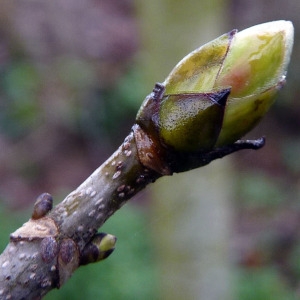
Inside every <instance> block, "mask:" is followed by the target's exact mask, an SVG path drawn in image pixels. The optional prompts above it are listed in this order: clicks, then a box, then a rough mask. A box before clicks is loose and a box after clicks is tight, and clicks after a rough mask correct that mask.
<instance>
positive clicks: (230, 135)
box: [163, 21, 294, 147]
mask: <svg viewBox="0 0 300 300" xmlns="http://www.w3.org/2000/svg"><path fill="white" fill-rule="evenodd" d="M293 33H294V29H293V25H292V23H291V22H289V21H274V22H269V23H264V24H261V25H256V26H253V27H250V28H248V29H246V30H243V31H241V32H237V31H236V30H233V31H231V32H229V33H228V34H225V35H222V36H221V37H219V38H217V39H215V40H213V41H212V42H209V43H207V44H206V45H204V46H202V47H200V48H198V49H196V50H195V51H193V52H191V53H190V54H189V55H187V56H186V57H185V58H184V59H183V60H182V61H181V62H179V63H178V64H177V66H176V67H175V68H174V69H173V71H172V72H171V73H170V75H169V76H168V77H167V78H166V80H165V82H164V83H163V84H164V86H165V94H181V93H205V92H212V91H214V90H216V89H222V88H230V89H231V92H230V95H229V97H228V101H227V105H226V109H225V115H224V120H223V124H222V129H221V132H220V136H219V138H218V140H217V143H216V146H217V147H219V146H223V145H228V144H231V143H233V142H235V141H236V140H238V139H239V138H241V137H242V136H243V135H245V134H246V133H247V132H248V131H250V130H251V129H252V128H253V127H254V126H255V125H256V124H257V123H258V121H259V120H260V119H261V118H262V117H263V116H264V115H265V113H266V112H267V111H268V109H269V108H270V106H271V105H272V104H273V102H274V95H275V94H276V92H277V91H278V90H279V89H280V88H281V87H282V86H283V84H284V82H285V76H286V69H287V66H288V63H289V60H290V55H291V52H292V46H293Z"/></svg>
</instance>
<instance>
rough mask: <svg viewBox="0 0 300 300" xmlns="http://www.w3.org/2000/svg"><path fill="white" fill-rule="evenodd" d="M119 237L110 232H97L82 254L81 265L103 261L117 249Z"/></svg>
mask: <svg viewBox="0 0 300 300" xmlns="http://www.w3.org/2000/svg"><path fill="white" fill-rule="evenodd" d="M116 242H117V238H116V237H115V236H114V235H111V234H108V233H104V232H101V233H97V234H96V235H95V236H94V237H93V239H92V240H91V241H90V242H89V243H88V244H87V245H86V246H85V248H84V249H83V251H82V253H81V255H80V265H87V264H89V263H94V262H98V261H101V260H103V259H105V258H107V257H108V256H110V255H111V253H112V252H113V251H114V250H115V244H116Z"/></svg>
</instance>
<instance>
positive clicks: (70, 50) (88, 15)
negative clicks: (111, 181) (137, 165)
mask: <svg viewBox="0 0 300 300" xmlns="http://www.w3.org/2000/svg"><path fill="white" fill-rule="evenodd" d="M299 14H300V2H299V1H298V0H286V1H284V2H282V1H279V0H226V1H222V0H202V1H197V0H188V1H184V2H175V1H170V0H160V1H159V0H152V1H142V0H135V1H133V0H124V1H117V0H82V1H76V0H68V1H58V0H52V1H41V0H31V1H17V0H13V1H9V0H2V1H1V10H0V149H1V151H0V166H1V167H0V220H1V221H0V229H1V230H0V246H1V247H0V250H1V251H2V250H3V249H4V247H5V245H6V244H7V242H8V239H9V233H10V232H12V231H14V230H15V229H16V228H17V227H18V226H20V225H21V224H22V223H24V222H25V221H26V220H27V219H28V218H29V216H30V211H31V208H32V206H33V203H34V201H35V199H36V197H37V196H38V195H39V194H41V193H43V192H49V193H51V194H52V195H53V196H54V199H55V200H56V203H57V202H59V201H61V200H62V199H63V198H64V197H65V196H66V195H67V194H68V193H69V192H71V191H72V190H73V189H75V188H76V187H77V186H78V185H79V184H80V183H81V182H82V181H83V180H84V179H85V178H86V177H88V176H89V174H90V173H91V172H92V171H93V170H94V169H95V168H96V167H98V166H99V165H100V164H101V163H102V162H103V161H104V160H105V159H106V158H107V157H108V156H109V155H110V154H111V153H112V152H113V151H114V150H115V149H116V147H118V146H119V144H120V143H121V142H122V141H123V139H124V138H125V136H126V135H127V133H128V132H129V130H130V128H131V126H132V124H133V121H134V117H135V114H136V112H137V110H138V108H139V106H140V104H141V102H142V100H143V99H144V97H145V95H147V94H148V93H149V92H150V91H151V89H152V87H153V85H154V83H155V82H156V81H160V82H161V81H163V80H164V78H165V76H166V75H167V74H168V73H169V72H170V71H171V69H172V67H173V66H175V64H176V63H177V62H178V61H179V60H180V59H181V58H182V57H183V56H184V55H185V54H187V53H188V52H190V51H192V50H194V49H195V48H196V47H198V46H200V45H201V44H202V43H204V42H207V41H209V40H211V39H213V38H215V37H217V36H219V35H221V34H223V33H225V32H227V31H229V30H231V29H233V28H238V29H239V30H242V29H244V28H246V27H249V26H251V25H255V24H258V23H263V22H267V21H272V20H278V19H287V20H291V21H293V23H294V26H295V33H296V36H295V46H294V52H293V57H292V61H291V64H290V68H289V72H288V77H287V84H286V86H285V88H284V89H283V90H282V91H281V92H280V95H279V97H278V99H277V102H276V104H275V105H274V107H273V108H272V109H271V111H270V112H269V114H268V115H267V116H266V118H265V119H264V120H263V121H262V123H261V124H260V125H259V126H258V127H257V128H256V129H255V130H254V131H253V132H251V133H250V135H249V136H250V137H252V138H253V137H259V136H261V135H265V136H266V137H267V145H266V146H265V147H264V148H263V149H262V150H260V151H259V152H252V151H245V152H240V153H237V154H234V155H232V157H230V158H226V159H224V160H222V161H218V162H214V163H212V164H211V165H209V166H207V167H204V168H202V169H200V170H196V171H192V172H188V173H186V174H179V175H174V176H172V177H170V178H163V179H161V180H159V181H158V182H157V183H155V184H154V185H153V186H151V187H149V188H147V189H146V191H144V192H142V193H141V194H139V195H137V197H135V199H133V200H132V201H130V203H128V204H127V205H126V206H125V207H123V208H122V209H121V210H120V211H119V212H117V213H116V214H115V215H114V216H112V217H111V218H110V219H109V221H108V222H107V223H106V224H105V226H104V227H103V228H101V231H106V232H108V233H111V234H114V235H116V236H117V237H118V242H117V247H116V250H115V252H114V253H113V255H112V256H111V257H109V259H107V260H106V261H104V262H102V263H99V264H95V265H90V266H86V267H83V268H82V269H80V270H78V271H77V272H76V273H75V274H74V276H73V277H72V278H71V279H70V280H69V282H68V283H67V284H66V285H65V286H63V287H62V288H61V289H60V290H58V291H57V290H56V291H52V292H51V293H49V294H48V295H47V296H46V297H45V299H47V300H51V299H75V300H76V299H83V298H85V299H183V298H185V299H187V300H188V299H201V300H202V299H203V300H213V299H239V300H246V299H264V300H265V299H272V300H274V299H275V300H276V299H283V300H285V299H287V300H288V299H298V298H299V297H300V236H299V233H298V232H299V230H298V229H299V227H300V204H299V203H300V201H299V195H300V181H299V180H300V177H299V174H300V160H299V158H298V156H299V152H300V134H299V128H300V104H299V102H298V97H297V90H298V89H299V87H300V82H299V81H300V63H299V61H300V57H299V56H300V51H299V47H300V42H299V28H300V19H299Z"/></svg>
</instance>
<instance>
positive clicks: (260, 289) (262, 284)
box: [236, 267, 299, 300]
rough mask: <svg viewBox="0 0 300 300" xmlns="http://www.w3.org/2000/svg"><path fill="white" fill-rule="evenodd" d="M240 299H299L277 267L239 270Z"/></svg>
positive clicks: (238, 293) (238, 286)
mask: <svg viewBox="0 0 300 300" xmlns="http://www.w3.org/2000/svg"><path fill="white" fill-rule="evenodd" d="M236 275H237V289H238V290H237V299H239V300H253V299H255V300H296V299H299V298H298V296H296V295H295V293H294V292H293V291H292V290H290V289H289V287H288V285H287V284H286V283H285V282H284V281H283V280H282V277H281V275H280V274H279V273H278V271H277V270H276V269H275V268H272V267H266V268H257V269H251V270H239V271H238V272H237V274H236Z"/></svg>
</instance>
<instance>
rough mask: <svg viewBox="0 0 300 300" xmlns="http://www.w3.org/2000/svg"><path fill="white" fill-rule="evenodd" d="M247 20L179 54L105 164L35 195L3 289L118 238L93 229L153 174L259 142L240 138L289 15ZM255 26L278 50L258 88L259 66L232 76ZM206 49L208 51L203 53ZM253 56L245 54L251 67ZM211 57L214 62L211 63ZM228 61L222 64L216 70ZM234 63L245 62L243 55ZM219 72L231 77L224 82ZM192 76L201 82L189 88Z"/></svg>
mask: <svg viewBox="0 0 300 300" xmlns="http://www.w3.org/2000/svg"><path fill="white" fill-rule="evenodd" d="M274 26H275V29H274ZM253 28H254V29H251V28H250V29H248V31H247V30H245V32H246V31H247V34H246V35H245V34H244V35H243V34H242V33H243V31H242V32H241V35H240V36H238V34H237V31H232V32H230V33H229V34H227V35H223V36H221V37H220V38H219V39H218V40H215V41H213V42H211V43H209V44H207V45H206V46H203V48H199V49H197V50H196V51H195V52H192V53H191V54H190V55H188V56H187V57H186V58H184V59H183V60H182V61H181V62H180V63H179V64H178V65H177V66H176V67H175V68H174V70H173V71H172V72H171V74H170V75H169V76H168V77H167V79H166V80H165V82H164V83H163V84H159V83H158V84H156V85H155V88H154V89H153V91H152V93H150V94H149V95H148V96H147V97H146V99H145V100H144V102H143V104H142V106H141V108H140V110H139V112H138V114H137V118H136V123H135V124H134V126H133V127H132V130H131V132H130V133H129V135H128V136H127V137H126V138H125V140H124V142H123V143H122V145H121V146H120V147H119V148H118V149H117V151H116V152H115V153H114V154H113V155H112V156H111V157H110V158H109V159H108V160H107V161H106V162H104V163H103V165H102V166H100V167H99V168H98V169H97V170H95V171H94V173H93V174H92V175H90V176H89V177H88V178H87V179H86V180H85V181H84V182H83V183H82V184H81V185H80V186H79V187H78V188H77V189H76V190H74V191H73V192H72V193H70V194H69V195H68V196H67V197H66V198H65V199H64V200H63V201H62V202H61V203H60V204H58V205H57V206H56V207H55V208H54V209H53V210H52V197H51V195H49V194H46V193H45V194H42V195H41V196H40V197H39V198H38V199H37V201H36V203H35V205H34V209H33V213H32V217H31V219H30V220H29V221H28V222H26V223H25V224H24V225H23V226H22V227H21V228H19V229H18V230H16V231H15V232H14V233H12V234H11V235H10V242H9V244H8V245H7V247H6V249H5V250H4V251H3V253H2V255H1V256H0V298H1V299H40V298H41V297H42V296H44V295H45V294H46V293H47V292H48V291H50V290H51V289H53V288H59V287H60V286H62V285H63V284H64V283H65V282H66V281H67V280H68V278H70V276H71V275H72V274H73V272H74V271H75V270H76V269H77V268H78V267H80V266H81V265H85V264H87V263H92V262H96V261H99V260H102V259H104V258H106V257H107V256H108V255H110V253H111V252H112V251H113V250H114V245H115V242H116V238H115V237H113V236H111V235H107V234H103V233H100V234H99V233H97V231H98V228H100V227H101V226H102V224H103V223H104V222H105V221H106V220H107V219H108V218H109V217H110V216H111V215H112V214H113V213H114V212H115V211H116V210H118V209H119V208H120V207H121V206H122V205H124V204H125V203H126V201H127V200H129V199H130V198H131V197H132V196H133V195H135V194H136V193H138V192H139V191H140V190H142V189H143V188H144V187H146V185H147V184H149V183H151V182H154V181H155V180H157V179H158V178H159V177H161V176H164V175H172V174H173V173H174V172H184V171H187V170H190V169H194V168H198V167H201V166H204V165H207V164H208V163H210V162H211V161H213V160H215V159H218V158H222V157H224V156H226V155H229V154H231V153H234V152H236V151H239V150H242V149H260V148H261V147H263V145H264V143H265V140H264V138H262V139H258V140H246V141H242V140H239V139H240V137H241V136H243V135H244V134H245V133H246V132H248V131H249V130H251V129H252V128H253V126H254V125H255V124H256V123H257V121H258V120H259V119H260V118H261V117H262V116H263V115H264V114H265V113H266V111H267V109H268V108H269V106H270V105H271V104H272V102H273V100H272V97H273V95H274V93H275V92H276V91H277V90H278V88H279V87H281V86H282V84H283V82H284V80H283V75H282V74H283V73H285V68H286V66H287V61H288V59H289V54H290V52H291V50H290V47H291V39H292V38H291V35H292V25H291V23H289V22H284V21H278V22H272V23H271V25H268V24H267V25H266V24H263V25H260V26H256V27H253ZM276 28H277V29H276ZM249 30H250V31H249ZM257 32H259V34H260V38H262V37H264V35H265V36H266V37H267V38H268V39H269V40H270V43H268V47H267V48H266V49H265V50H264V51H265V52H266V53H268V54H270V57H271V59H272V60H273V59H274V55H275V56H276V55H277V54H278V52H279V54H280V55H279V56H280V58H281V59H279V58H278V60H277V63H278V64H277V65H276V64H275V67H274V63H273V64H272V70H271V71H272V72H271V73H272V74H271V75H272V76H271V75H270V74H269V73H268V72H267V74H265V73H264V72H262V75H261V74H259V76H260V79H261V80H262V82H263V85H262V86H259V88H258V89H257V88H256V85H257V84H258V83H257V78H258V77H259V76H254V77H253V78H254V79H253V78H252V77H251V76H250V75H251V72H250V75H249V76H250V78H248V77H247V76H244V77H243V79H244V80H245V82H244V84H241V81H239V85H241V86H237V85H236V83H235V82H231V84H229V83H230V80H231V79H232V77H234V76H235V75H236V73H235V72H236V70H234V63H233V62H232V59H233V58H235V55H236V53H235V52H234V51H233V50H234V49H237V53H239V49H240V47H241V45H244V42H245V40H244V39H245V36H246V38H250V42H251V41H252V42H254V41H255V42H257V40H258V39H257V35H258V33H257ZM235 35H236V36H235ZM240 40H241V41H242V42H241V45H239V41H240ZM278 40H280V42H279V44H278V45H277V47H275V46H276V43H275V42H276V41H278ZM216 41H217V42H216ZM288 42H289V44H288ZM274 43H275V46H274ZM216 45H217V46H218V47H216ZM234 45H235V46H234ZM282 45H283V46H284V47H283V48H284V51H283V50H282ZM256 46H257V48H255V47H254V48H255V49H252V50H251V51H249V53H247V55H248V56H249V58H248V60H247V59H246V60H245V59H244V56H245V54H244V53H243V62H244V63H246V64H247V67H249V66H248V61H251V60H254V59H253V58H252V57H253V53H257V51H258V50H259V49H260V50H261V48H262V47H261V44H260V43H258V45H256ZM234 47H236V48H234ZM274 47H275V49H273V48H274ZM209 51H212V52H213V53H209ZM218 51H219V52H218ZM232 53H233V54H232ZM287 53H288V54H287ZM212 54H213V55H212ZM230 55H231V56H230ZM203 56H207V57H209V58H210V59H211V60H212V61H209V62H206V61H205V60H203ZM232 56H233V57H232ZM257 56H258V55H255V60H254V61H252V64H251V66H252V67H254V69H255V70H257V66H256V65H255V64H257V63H259V62H257V61H259V59H258V58H257ZM277 56H278V55H277ZM239 57H240V56H237V62H238V63H239ZM262 57H264V56H263V55H262ZM212 62H213V63H212ZM203 64H204V65H203ZM208 64H210V65H211V66H213V68H212V69H213V70H208V67H207V65H208ZM228 65H229V66H230V68H229V71H228V72H227V73H226V74H223V73H222V72H223V69H226V66H227V67H228ZM238 66H239V69H241V68H242V67H243V66H242V65H241V64H240V63H239V64H238ZM282 66H284V67H282ZM274 68H275V69H274ZM276 68H277V69H278V70H277V69H276ZM202 69H203V70H202ZM204 71H205V72H208V75H209V76H212V75H214V76H215V77H214V80H212V81H211V82H212V83H213V84H214V85H213V86H211V90H210V91H209V92H207V91H206V92H203V91H202V90H201V89H202V88H203V87H201V84H202V83H203V82H202V81H203V76H204V75H203V72H204ZM275 71H276V72H275ZM187 73H189V74H187ZM228 73H229V75H228ZM199 74H201V76H200V75H199ZM274 74H275V75H274ZM199 76H200V77H199ZM270 76H271V77H270ZM199 78H200V79H199ZM252 79H253V80H254V82H253V80H252ZM195 80H196V81H197V80H198V82H195ZM204 81H205V80H204ZM225 82H226V83H227V85H229V87H227V88H224V83H225ZM217 83H220V86H218V85H217V86H216V84H217ZM259 83H260V81H259ZM205 84H209V83H208V82H207V81H205ZM195 86H197V89H198V91H195V90H194V89H193V88H191V87H195ZM254 87H255V88H254ZM243 88H244V89H246V90H247V92H248V93H245V91H243ZM249 89H250V90H249ZM182 91H184V92H182ZM249 93H250V94H249ZM237 96H239V97H240V98H236V97H237ZM237 99H238V101H237ZM228 116H229V117H230V118H229V117H228Z"/></svg>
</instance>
